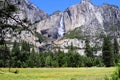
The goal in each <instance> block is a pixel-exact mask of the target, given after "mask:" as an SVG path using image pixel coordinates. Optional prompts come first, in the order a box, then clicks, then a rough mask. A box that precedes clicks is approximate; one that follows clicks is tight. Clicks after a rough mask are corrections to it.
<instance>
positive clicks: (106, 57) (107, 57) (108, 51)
mask: <svg viewBox="0 0 120 80" xmlns="http://www.w3.org/2000/svg"><path fill="white" fill-rule="evenodd" d="M102 57H103V63H104V65H105V66H106V67H110V66H114V54H113V51H112V44H111V41H110V38H109V37H108V36H106V37H104V41H103V47H102Z"/></svg>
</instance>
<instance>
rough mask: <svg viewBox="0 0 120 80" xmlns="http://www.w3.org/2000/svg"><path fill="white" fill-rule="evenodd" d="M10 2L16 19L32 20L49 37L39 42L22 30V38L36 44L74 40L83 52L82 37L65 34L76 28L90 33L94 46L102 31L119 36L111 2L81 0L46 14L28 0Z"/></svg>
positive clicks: (119, 13)
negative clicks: (101, 3) (71, 37)
mask: <svg viewBox="0 0 120 80" xmlns="http://www.w3.org/2000/svg"><path fill="white" fill-rule="evenodd" d="M9 2H10V3H12V4H13V5H15V6H16V7H17V8H18V11H17V12H15V13H14V15H16V16H15V18H16V19H20V20H22V21H25V22H27V23H29V24H31V26H32V28H31V29H32V30H34V31H36V32H38V33H40V34H42V35H44V36H46V37H48V38H47V39H48V40H46V41H44V42H43V43H41V44H40V43H39V42H36V41H37V40H38V38H37V37H35V35H32V34H31V33H29V32H27V31H23V32H22V33H21V35H20V37H21V39H22V40H25V41H28V42H31V43H33V44H34V45H36V46H37V47H40V46H41V47H42V46H45V45H47V44H48V43H49V44H50V45H52V44H53V43H55V44H56V45H57V46H60V47H61V48H62V49H63V50H65V46H66V47H67V46H70V45H71V43H73V46H76V47H79V48H81V51H79V52H82V54H84V47H85V43H84V42H85V41H84V39H77V40H76V39H75V38H73V39H68V38H67V39H64V35H65V34H68V33H70V32H71V31H72V32H74V30H77V32H76V33H74V34H75V35H78V34H79V35H81V36H82V37H83V36H90V37H91V40H90V42H91V46H93V47H94V46H96V45H97V46H98V47H101V45H102V40H101V39H98V36H100V35H101V34H104V35H105V34H109V35H117V36H119V37H120V9H119V8H118V7H117V6H114V5H109V4H103V5H102V6H95V5H93V4H92V3H91V2H90V0H82V1H81V2H80V3H79V4H76V5H73V6H71V7H69V8H67V9H66V10H65V11H64V12H60V11H56V12H55V13H53V14H52V15H49V16H48V15H47V14H46V13H45V12H44V11H42V10H39V9H38V8H37V7H36V6H35V5H33V4H32V3H30V2H29V1H28V0H9ZM14 15H13V16H14ZM9 22H10V23H14V21H13V20H9ZM76 28H77V29H76ZM96 36H97V37H96ZM58 39H59V40H58ZM119 41H120V39H119ZM77 44H79V45H77Z"/></svg>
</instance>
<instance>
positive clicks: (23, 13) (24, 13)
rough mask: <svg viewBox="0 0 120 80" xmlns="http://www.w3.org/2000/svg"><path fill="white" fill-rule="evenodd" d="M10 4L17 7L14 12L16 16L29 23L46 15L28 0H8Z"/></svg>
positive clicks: (37, 20)
mask: <svg viewBox="0 0 120 80" xmlns="http://www.w3.org/2000/svg"><path fill="white" fill-rule="evenodd" d="M8 1H9V2H10V3H11V4H13V5H15V6H16V7H17V9H18V10H17V12H16V13H15V14H14V15H16V17H17V18H20V19H21V20H23V21H27V22H29V23H31V24H33V23H36V22H39V21H41V20H43V19H45V18H46V17H47V14H46V13H45V12H44V11H42V10H40V9H39V8H37V7H36V6H35V5H33V4H32V3H30V2H29V1H28V0H8Z"/></svg>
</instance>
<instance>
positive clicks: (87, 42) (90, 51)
mask: <svg viewBox="0 0 120 80" xmlns="http://www.w3.org/2000/svg"><path fill="white" fill-rule="evenodd" d="M85 46H86V47H85V53H86V56H87V57H93V52H92V48H91V46H90V41H89V39H88V38H87V39H86V41H85Z"/></svg>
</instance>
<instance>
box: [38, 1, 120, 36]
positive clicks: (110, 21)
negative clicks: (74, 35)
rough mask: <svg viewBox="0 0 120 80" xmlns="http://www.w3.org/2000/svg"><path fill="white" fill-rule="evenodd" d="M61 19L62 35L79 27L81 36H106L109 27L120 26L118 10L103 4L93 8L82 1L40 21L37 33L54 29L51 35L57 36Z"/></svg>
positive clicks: (88, 2)
mask: <svg viewBox="0 0 120 80" xmlns="http://www.w3.org/2000/svg"><path fill="white" fill-rule="evenodd" d="M61 17H63V23H62V25H63V26H62V27H63V28H61V29H63V30H62V34H64V33H67V32H68V31H71V30H74V29H75V28H77V27H81V26H83V27H81V31H82V34H83V35H88V36H96V35H99V34H106V33H107V30H108V29H109V27H110V26H111V25H115V24H120V9H119V8H118V7H116V6H113V5H109V4H103V5H102V6H100V7H98V6H94V5H93V4H92V3H91V2H90V0H82V2H81V3H79V4H76V5H73V6H71V7H69V8H67V9H66V10H65V11H64V12H57V13H56V14H53V15H51V16H50V17H49V18H47V19H44V20H43V21H41V22H40V23H39V24H38V26H37V31H38V32H40V31H41V30H47V31H48V34H49V30H51V29H54V30H55V31H53V33H52V32H51V33H50V34H56V35H59V27H61V25H59V24H60V21H61Z"/></svg>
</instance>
